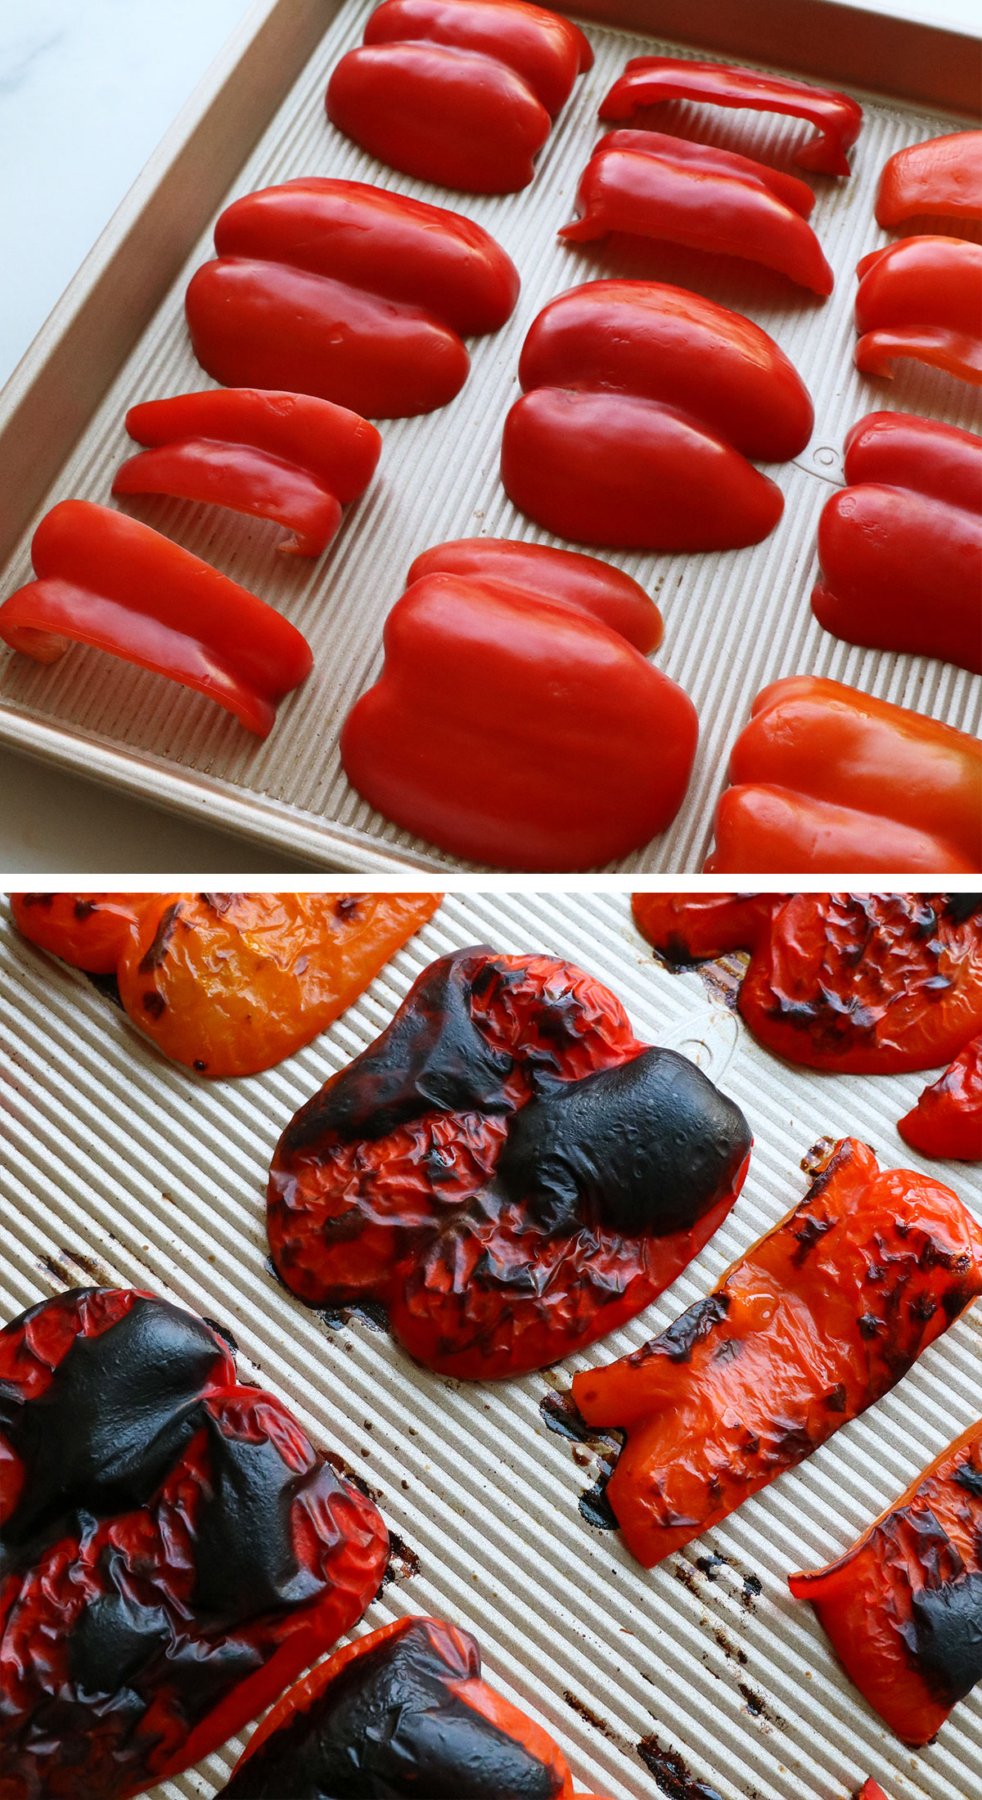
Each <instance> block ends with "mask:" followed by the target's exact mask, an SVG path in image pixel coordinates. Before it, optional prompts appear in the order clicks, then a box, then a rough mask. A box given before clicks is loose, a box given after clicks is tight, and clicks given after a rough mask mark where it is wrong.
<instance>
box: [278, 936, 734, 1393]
mask: <svg viewBox="0 0 982 1800" xmlns="http://www.w3.org/2000/svg"><path fill="white" fill-rule="evenodd" d="M750 1141H751V1140H750V1131H749V1127H748V1126H747V1122H746V1120H745V1119H744V1117H743V1114H742V1113H741V1112H740V1110H739V1108H738V1107H736V1106H734V1104H733V1102H732V1101H731V1100H728V1099H726V1098H725V1096H724V1095H722V1094H721V1093H719V1091H718V1090H717V1089H716V1088H715V1087H714V1086H713V1084H712V1082H711V1081H709V1080H708V1079H707V1077H706V1076H705V1075H703V1074H702V1073H701V1072H700V1070H698V1069H697V1068H696V1067H695V1065H694V1064H693V1063H690V1062H689V1061H687V1059H686V1058H685V1057H684V1056H679V1055H677V1054H676V1053H675V1052H674V1051H671V1050H659V1049H649V1048H647V1047H646V1046H645V1045H643V1044H640V1043H639V1042H638V1040H637V1039H636V1038H635V1036H634V1034H633V1032H632V1031H631V1027H630V1025H629V1023H628V1020H627V1017H626V1015H625V1013H624V1011H623V1009H622V1008H621V1006H620V1004H619V1002H618V1001H617V1000H615V998H614V996H613V995H612V994H610V993H609V992H608V991H607V989H606V988H603V987H601V985H600V983H599V982H597V981H594V980H593V979H592V977H591V976H589V975H585V974H584V973H583V972H582V970H579V969H576V968H574V967H573V966H572V965H571V964H569V963H563V962H558V961H556V960H555V959H554V958H553V957H548V956H501V955H497V954H496V953H495V952H494V951H491V950H487V949H481V948H479V949H474V950H465V951H459V952H457V953H456V954H454V955H451V956H445V957H442V958H441V959H440V960H439V961H438V962H435V963H432V964H431V965H430V967H429V968H428V969H427V970H425V971H424V973H423V974H422V975H421V976H420V977H419V979H418V981H417V982H416V984H415V986H414V987H413V988H412V989H411V991H410V993H409V995H408V996H407V998H406V1000H405V1001H404V1002H403V1004H402V1006H401V1007H400V1008H399V1011H398V1012H397V1013H396V1015H395V1018H394V1019H393V1021H392V1023H391V1025H389V1026H388V1028H387V1029H386V1030H385V1031H384V1032H383V1033H382V1034H381V1036H380V1037H378V1038H377V1039H376V1040H375V1043H374V1044H372V1045H371V1046H370V1047H369V1048H368V1049H367V1050H365V1051H363V1052H362V1054H361V1055H360V1056H358V1057H356V1058H355V1060H354V1061H353V1062H352V1063H350V1064H349V1065H348V1067H347V1068H346V1069H343V1070H342V1071H341V1072H340V1073H339V1074H337V1075H335V1076H334V1077H332V1079H331V1080H330V1081H328V1082H327V1083H326V1084H325V1086H324V1087H323V1088H322V1089H321V1090H320V1092H319V1093H318V1094H315V1095H314V1096H313V1098H312V1099H311V1100H309V1101H308V1102H307V1104H306V1105H305V1106H303V1107H302V1108H301V1109H300V1111H299V1112H298V1113H297V1114H296V1116H295V1118H294V1119H293V1120H292V1121H291V1123H290V1124H289V1125H288V1126H287V1128H286V1131H285V1132H284V1133H283V1136H282V1137H281V1139H280V1141H279V1144H278V1145H277V1148H276V1153H275V1156H274V1158H273V1166H272V1170H271V1172H270V1184H269V1206H268V1227H269V1242H270V1248H271V1250H272V1253H273V1261H274V1263H275V1264H276V1268H277V1270H278V1271H279V1273H280V1275H281V1276H282V1278H283V1280H284V1281H285V1282H286V1284H287V1286H288V1287H289V1288H291V1289H292V1290H293V1292H294V1293H295V1294H299V1296H300V1298H301V1299H303V1300H306V1301H308V1302H310V1303H311V1304H313V1305H319V1306H322V1305H325V1304H331V1305H335V1304H343V1303H345V1302H348V1301H357V1300H359V1299H371V1300H375V1301H379V1302H381V1304H382V1305H384V1306H385V1307H386V1308H387V1309H388V1313H389V1318H390V1322H391V1326H392V1330H393V1333H394V1335H395V1336H396V1338H397V1339H398V1340H399V1342H400V1343H401V1344H402V1345H403V1346H404V1348H405V1349H406V1350H408V1352H409V1354H410V1355H411V1356H413V1357H414V1358H415V1359H416V1361H417V1362H421V1363H423V1364H425V1366H426V1367H427V1368H431V1369H436V1370H438V1371H440V1372H441V1373H443V1374H448V1375H459V1376H464V1377H467V1378H470V1379H484V1378H489V1377H503V1376H510V1375H522V1374H526V1373H527V1372H528V1371H529V1370H530V1369H539V1368H544V1367H545V1366H546V1365H547V1364H548V1363H552V1362H555V1361H556V1360H557V1359H558V1358H559V1357H562V1356H567V1355H569V1354H570V1353H571V1352H572V1351H574V1350H578V1349H582V1347H583V1345H584V1344H591V1343H593V1342H594V1340H595V1339H596V1338H598V1337H602V1336H603V1335H604V1333H605V1332H608V1331H613V1330H614V1328H615V1327H616V1326H617V1325H621V1324H623V1323H624V1321H625V1320H626V1319H630V1318H633V1317H634V1315H635V1314H636V1313H638V1312H640V1311H641V1309H642V1308H643V1307H645V1306H647V1305H648V1304H649V1303H650V1302H651V1301H652V1300H653V1299H654V1298H655V1296H656V1295H657V1294H660V1293H661V1291H662V1289H663V1288H664V1287H666V1286H667V1285H668V1283H669V1282H671V1281H674V1280H675V1277H676V1276H677V1275H678V1274H679V1272H680V1271H681V1270H682V1269H684V1268H685V1266H686V1264H687V1263H688V1262H689V1260H690V1259H691V1258H692V1257H693V1256H694V1255H695V1254H696V1252H697V1251H698V1250H699V1249H700V1248H701V1247H702V1245H703V1244H705V1243H706V1242H708V1240H709V1238H710V1237H711V1236H712V1234H713V1232H714V1231H715V1230H716V1228H717V1226H718V1225H719V1224H720V1223H721V1221H722V1220H723V1219H724V1218H725V1216H726V1214H727V1213H728V1211H729V1209H730V1207H731V1206H732V1205H733V1202H734V1199H735V1198H736V1195H737V1194H738V1193H739V1191H740V1188H741V1186H742V1184H743V1179H744V1176H745V1174H746V1169H747V1163H748V1160H749V1155H750Z"/></svg>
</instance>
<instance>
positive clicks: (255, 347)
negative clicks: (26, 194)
mask: <svg viewBox="0 0 982 1800" xmlns="http://www.w3.org/2000/svg"><path fill="white" fill-rule="evenodd" d="M215 249H216V250H217V252H218V260H217V261H215V262H209V263H205V264H204V266H203V267H202V268H200V269H199V270H198V271H197V273H196V274H195V275H194V276H193V277H192V280H191V282H190V285H189V287H188V291H187V297H186V302H185V306H186V311H187V320H188V328H189V330H190V333H191V342H192V344H193V346H194V353H195V355H196V357H197V358H198V361H199V362H200V363H201V365H202V367H203V368H205V369H207V371H208V373H209V375H212V376H214V378H215V380H216V381H221V382H223V383H225V384H226V385H228V386H230V387H239V386H243V387H257V388H282V389H288V390H290V391H292V392H295V393H298V394H315V395H318V396H319V397H320V398H321V399H322V400H333V401H334V402H335V403H336V404H337V405H338V406H346V407H349V408H350V409H351V411H353V412H357V413H362V414H364V415H366V416H368V417H370V418H392V419H394V418H403V417H406V416H408V415H410V414H413V413H423V412H431V411H433V409H434V408H435V407H438V406H446V404H447V402H448V400H452V399H453V397H454V395H455V394H457V393H459V392H460V389H461V388H462V387H463V385H464V382H465V381H466V379H467V371H468V368H469V366H470V365H469V359H468V355H467V351H466V350H465V348H464V345H463V343H462V341H461V340H462V338H464V337H467V336H472V335H473V336H478V337H479V336H482V335H483V334H485V333H487V332H492V331H497V330H499V328H500V327H501V326H502V325H503V324H504V322H505V320H506V319H507V318H508V317H509V316H510V314H511V312H512V309H513V307H514V305H515V301H516V299H517V297H518V287H519V281H518V273H517V270H516V269H515V267H514V264H513V263H511V262H510V261H509V259H508V257H507V256H506V255H505V253H504V251H503V250H502V249H501V248H500V247H499V246H498V245H497V244H496V243H495V241H494V239H493V238H492V237H489V236H488V233H487V232H486V231H483V230H482V229H481V227H480V225H474V224H472V223H471V221H470V219H465V218H463V217H462V216H461V215H460V213H453V212H447V211H446V209H445V208H444V207H442V206H429V205H427V204H426V203H425V202H424V201H422V200H410V199H407V198H406V196H405V195H403V194H391V193H388V192H386V191H385V190H384V189H382V188H377V187H369V186H367V185H366V184H365V183H364V182H360V181H334V180H331V179H328V178H326V177H323V178H321V177H309V178H307V179H305V180H299V181H287V182H285V183H284V184H283V185H282V186H280V187H271V188H263V189H261V190H260V191H259V192H258V193H254V194H246V195H244V196H243V198H242V199H241V200H234V201H233V202H232V205H231V206H229V207H226V209H225V211H224V212H223V213H222V214H221V217H220V218H219V220H218V223H217V225H216V227H215Z"/></svg>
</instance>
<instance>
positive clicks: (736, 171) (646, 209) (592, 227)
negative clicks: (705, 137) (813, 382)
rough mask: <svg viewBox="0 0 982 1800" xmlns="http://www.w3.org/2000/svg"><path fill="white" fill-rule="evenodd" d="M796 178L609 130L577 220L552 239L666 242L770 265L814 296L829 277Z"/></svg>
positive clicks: (590, 169) (684, 145) (657, 136)
mask: <svg viewBox="0 0 982 1800" xmlns="http://www.w3.org/2000/svg"><path fill="white" fill-rule="evenodd" d="M814 201H815V197H814V195H813V193H812V191H811V188H810V187H808V185H807V184H806V183H805V182H804V181H798V180H796V178H795V177H794V176H793V175H780V174H778V173H777V171H776V170H774V169H769V168H767V166H766V164H764V163H759V162H754V161H753V160H752V159H751V158H750V157H747V156H737V155H735V154H734V152H733V151H731V150H718V149H716V148H715V147H714V146H712V145H709V144H695V143H692V142H691V141H690V140H689V139H688V138H677V137H667V136H665V135H664V133H662V132H657V131H611V132H609V133H608V134H607V136H606V137H604V138H601V140H600V142H599V144H598V145H597V146H596V148H595V150H594V152H593V155H592V156H591V158H590V161H589V162H588V163H587V166H586V168H585V170H584V172H583V174H582V176H581V177H580V185H579V189H578V191H577V196H576V207H577V212H578V213H579V215H580V217H579V220H578V222H577V223H575V224H572V225H565V226H564V227H563V229H562V230H561V231H560V233H559V236H560V237H561V238H563V239H564V240H565V241H566V242H567V243H573V244H582V243H591V242H593V241H595V240H596V239H597V238H604V237H607V236H608V234H609V233H610V232H612V231H615V232H626V233H628V234H629V235H630V236H632V237H641V238H655V239H667V240H668V241H669V242H671V243H673V244H684V245H685V246H686V247H687V248H688V249H691V250H706V251H709V253H710V254H711V255H713V256H740V257H745V258H747V259H749V260H750V261H751V262H758V263H762V264H763V265H764V267H765V268H768V269H775V270H776V271H777V272H778V273H779V274H781V275H786V276H787V277H788V279H789V281H794V282H797V283H798V284H799V286H801V287H806V288H810V289H811V290H812V292H813V293H816V294H820V295H822V296H823V297H824V296H825V295H827V294H831V292H832V287H833V283H834V276H833V274H832V270H831V269H830V267H829V265H828V263H827V262H826V260H825V257H824V256H823V254H822V247H821V245H820V244H819V241H818V239H817V237H816V236H815V233H814V232H813V230H812V228H811V226H810V225H809V224H808V223H807V220H808V215H809V213H810V212H811V209H812V206H813V205H814Z"/></svg>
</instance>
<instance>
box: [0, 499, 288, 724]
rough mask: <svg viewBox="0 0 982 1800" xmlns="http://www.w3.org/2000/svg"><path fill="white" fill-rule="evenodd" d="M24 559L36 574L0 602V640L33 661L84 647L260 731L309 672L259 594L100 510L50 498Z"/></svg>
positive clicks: (52, 659)
mask: <svg viewBox="0 0 982 1800" xmlns="http://www.w3.org/2000/svg"><path fill="white" fill-rule="evenodd" d="M31 558H32V561H33V563H34V571H35V576H36V579H35V580H34V581H31V582H28V583H27V585H26V586H25V587H22V588H18V589H17V591H16V593H14V594H11V595H10V597H9V598H8V599H7V600H5V601H4V602H3V605H2V606H0V638H2V639H3V641H4V642H5V643H7V644H9V645H10V646H11V648H12V649H14V650H20V651H21V652H22V653H23V654H24V655H25V656H31V657H33V658H34V659H35V661H37V662H43V663H50V662H56V661H57V660H58V658H59V657H60V656H62V655H63V654H64V652H65V650H66V649H67V647H68V644H69V643H70V642H74V643H79V644H91V645H93V646H94V647H95V648H96V649H98V650H106V651H108V652H109V654H110V655H112V656H118V657H121V658H122V659H123V660H124V661H126V662H132V663H136V664H137V666H138V667H139V668H142V669H152V670H153V671H154V672H155V673H156V674H158V675H167V676H169V677H170V679H171V680H172V681H178V682H180V683H181V684H182V685H183V686H184V687H189V688H193V689H194V690H195V691H196V692H197V693H199V694H204V695H206V696H207V698H208V699H209V700H215V701H217V703H218V705H219V706H224V707H225V709H226V711H228V712H230V713H234V715H235V717H236V718H237V719H238V720H239V721H240V722H241V723H242V724H243V725H245V726H246V728H247V729H248V730H249V731H253V732H255V733H256V735H257V736H258V737H267V736H268V735H269V732H270V731H271V730H272V727H273V725H274V723H275V720H276V707H277V704H278V702H279V701H280V700H282V699H283V697H284V695H285V694H288V693H289V692H290V690H291V689H292V688H295V687H298V686H299V684H300V683H301V682H302V681H304V680H305V679H306V677H307V676H308V675H309V673H310V670H311V668H312V667H313V656H312V654H311V650H310V646H309V644H308V643H307V641H306V639H305V638H303V637H301V635H300V633H299V631H297V629H296V627H295V626H293V625H291V624H290V622H289V620H288V619H284V618H282V617H281V615H280V614H279V613H278V612H275V611H274V610H273V608H272V607H271V606H267V605H266V603H265V601H264V600H260V599H259V598H258V597H257V596H256V595H255V594H251V593H249V592H248V591H247V589H245V588H243V587H240V586H239V584H238V582H235V581H230V580H229V577H228V576H227V575H222V574H220V573H219V571H218V570H217V569H213V568H212V567H211V565H210V564H209V563H206V562H202V561H201V560H200V558H199V557H197V556H192V555H191V553H190V551H188V550H182V549H181V548H180V546H179V545H178V544H173V543H171V541H170V539H169V538H165V537H162V536H161V535H160V533H159V532H157V531H152V530H151V529H150V527H149V525H141V524H140V522H139V521H138V520H137V519H130V518H127V517H126V515H125V514H123V513H117V512H112V511H110V509H109V508H108V507H105V506H95V505H93V504H92V503H91V501H88V500H62V501H60V502H59V504H58V505H57V506H54V507H52V509H51V511H50V512H49V513H46V514H45V516H44V518H43V519H42V520H41V523H40V525H39V526H38V528H37V530H36V532H35V533H34V540H33V542H32V544H31Z"/></svg>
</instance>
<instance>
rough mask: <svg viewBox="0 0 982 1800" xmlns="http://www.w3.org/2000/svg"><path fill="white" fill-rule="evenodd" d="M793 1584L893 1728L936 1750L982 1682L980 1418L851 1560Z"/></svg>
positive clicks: (844, 1559)
mask: <svg viewBox="0 0 982 1800" xmlns="http://www.w3.org/2000/svg"><path fill="white" fill-rule="evenodd" d="M788 1586H789V1587H790V1589H791V1592H792V1593H793V1594H794V1596H795V1599H796V1600H808V1601H809V1602H810V1604H811V1605H812V1606H813V1607H814V1608H815V1611H816V1613H817V1614H818V1618H819V1622H820V1624H821V1626H822V1629H823V1630H824V1631H825V1632H826V1633H827V1634H828V1637H829V1638H830V1640H831V1643H832V1648H833V1650H834V1651H835V1653H836V1656H837V1657H838V1659H839V1661H840V1662H841V1664H842V1666H843V1668H844V1669H845V1672H846V1674H847V1675H848V1676H849V1679H850V1681H853V1682H855V1684H856V1686H857V1687H858V1689H859V1691H860V1693H861V1694H862V1696H863V1698H864V1700H866V1701H868V1703H869V1705H870V1706H871V1707H873V1709H874V1711H876V1712H878V1713H879V1715H880V1717H881V1719H884V1720H885V1721H886V1723H887V1725H888V1726H889V1727H890V1730H891V1731H893V1732H896V1735H897V1736H898V1737H899V1738H902V1739H903V1742H904V1743H905V1744H926V1743H928V1742H929V1741H930V1740H931V1738H933V1737H934V1735H935V1733H936V1732H937V1731H939V1730H940V1729H941V1726H942V1725H943V1724H944V1722H945V1720H946V1718H947V1717H948V1714H949V1713H950V1711H951V1709H952V1707H953V1706H954V1705H955V1704H956V1702H957V1701H959V1700H963V1699H964V1698H965V1695H966V1694H968V1693H969V1692H970V1691H971V1689H972V1688H973V1687H974V1686H975V1684H976V1682H977V1681H979V1680H982V1420H980V1421H978V1422H977V1423H976V1424H974V1425H970V1426H969V1428H968V1430H967V1431H965V1432H963V1433H962V1435H961V1437H960V1438H957V1439H956V1441H955V1442H954V1443H953V1444H949V1445H948V1448H947V1449H946V1450H942V1452H941V1455H940V1456H938V1457H936V1458H935V1461H934V1462H933V1463H932V1464H931V1466H930V1468H928V1469H925V1471H924V1473H923V1474H922V1475H919V1476H918V1477H917V1478H916V1480H914V1481H913V1482H912V1483H911V1485H910V1487H909V1488H907V1490H906V1492H905V1493H903V1494H901V1496H900V1499H899V1500H897V1501H895V1502H894V1504H893V1505H892V1506H889V1507H887V1508H886V1510H885V1511H884V1512H882V1513H881V1514H880V1516H879V1518H878V1519H876V1520H875V1521H874V1523H873V1524H872V1525H871V1526H870V1527H869V1530H868V1531H865V1532H864V1533H863V1536H862V1537H861V1538H859V1540H858V1541H857V1542H856V1543H855V1544H853V1546H852V1549H851V1550H847V1551H846V1552H845V1555H844V1556H840V1557H839V1558H838V1560H837V1561H836V1562H833V1563H829V1564H828V1565H827V1566H826V1567H825V1568H824V1569H812V1570H809V1571H808V1572H807V1573H806V1574H802V1575H792V1576H791V1577H790V1579H789V1582H788Z"/></svg>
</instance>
